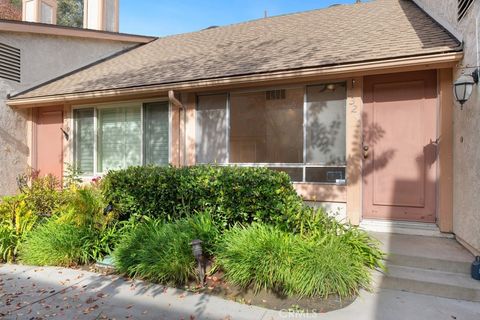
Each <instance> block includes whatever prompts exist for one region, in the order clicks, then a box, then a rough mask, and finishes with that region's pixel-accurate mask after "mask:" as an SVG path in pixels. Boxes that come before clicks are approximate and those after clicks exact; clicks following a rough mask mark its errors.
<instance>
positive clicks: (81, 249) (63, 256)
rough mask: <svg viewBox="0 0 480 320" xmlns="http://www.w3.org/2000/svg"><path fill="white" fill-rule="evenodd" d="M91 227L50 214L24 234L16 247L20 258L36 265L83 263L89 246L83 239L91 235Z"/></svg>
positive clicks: (66, 265) (88, 238)
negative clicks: (23, 240) (44, 220)
mask: <svg viewBox="0 0 480 320" xmlns="http://www.w3.org/2000/svg"><path fill="white" fill-rule="evenodd" d="M94 236H95V235H94V233H93V232H92V230H90V229H88V228H86V227H84V226H78V225H75V224H73V223H63V222H60V221H59V220H58V219H55V218H50V220H49V221H48V222H46V223H45V224H43V225H41V226H39V227H38V228H36V229H34V230H33V231H32V232H30V234H29V235H28V237H27V239H26V240H25V243H24V244H23V245H22V247H21V250H20V261H21V262H23V263H25V264H30V265H38V266H63V267H68V266H72V265H78V264H85V263H87V262H88V261H89V257H90V256H89V248H87V247H86V246H85V243H86V242H88V241H89V240H90V239H92V238H93V237H94Z"/></svg>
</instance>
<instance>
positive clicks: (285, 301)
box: [188, 272, 356, 313]
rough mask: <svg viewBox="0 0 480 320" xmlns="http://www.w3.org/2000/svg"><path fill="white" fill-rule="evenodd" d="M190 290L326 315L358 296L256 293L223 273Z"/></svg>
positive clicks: (268, 307)
mask: <svg viewBox="0 0 480 320" xmlns="http://www.w3.org/2000/svg"><path fill="white" fill-rule="evenodd" d="M188 290H191V291H195V292H202V293H206V294H211V295H215V296H219V297H222V298H224V299H228V300H233V301H236V302H239V303H244V304H248V305H255V306H259V307H264V308H267V309H272V310H288V311H291V312H302V311H305V312H309V313H310V312H315V313H324V312H329V311H333V310H338V309H342V308H345V307H346V306H348V305H350V304H351V303H352V302H353V301H355V299H356V296H353V297H349V298H342V299H340V298H339V297H338V296H336V295H331V296H329V297H328V298H299V297H288V296H285V295H281V294H279V293H276V292H272V291H267V290H262V291H259V292H255V291H254V290H253V289H248V290H245V289H241V288H239V287H237V286H234V285H232V284H230V283H227V282H226V281H225V280H224V275H223V273H222V272H216V273H215V274H213V275H210V276H207V279H206V284H205V286H204V287H203V288H198V285H197V284H196V283H190V286H188Z"/></svg>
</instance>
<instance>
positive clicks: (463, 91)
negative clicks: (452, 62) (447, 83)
mask: <svg viewBox="0 0 480 320" xmlns="http://www.w3.org/2000/svg"><path fill="white" fill-rule="evenodd" d="M474 84H475V81H474V80H473V77H472V76H470V75H462V76H460V78H458V79H457V81H455V83H454V86H453V88H454V93H455V99H457V101H458V102H459V103H460V104H464V103H465V102H466V101H467V100H468V99H469V98H470V96H471V95H472V91H473V85H474Z"/></svg>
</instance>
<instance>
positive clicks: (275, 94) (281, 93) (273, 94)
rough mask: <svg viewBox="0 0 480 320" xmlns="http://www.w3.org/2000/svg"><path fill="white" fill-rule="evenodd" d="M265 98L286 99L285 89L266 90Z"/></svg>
mask: <svg viewBox="0 0 480 320" xmlns="http://www.w3.org/2000/svg"><path fill="white" fill-rule="evenodd" d="M265 93H266V95H265V98H266V99H267V100H282V99H285V89H281V90H269V91H266V92H265Z"/></svg>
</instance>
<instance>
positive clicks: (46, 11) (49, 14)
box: [41, 2, 53, 23]
mask: <svg viewBox="0 0 480 320" xmlns="http://www.w3.org/2000/svg"><path fill="white" fill-rule="evenodd" d="M41 7H42V23H53V8H52V7H51V6H49V5H48V4H46V3H45V2H42V6H41Z"/></svg>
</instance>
